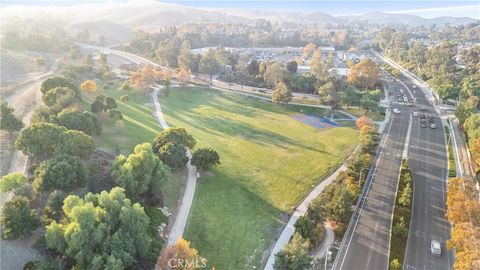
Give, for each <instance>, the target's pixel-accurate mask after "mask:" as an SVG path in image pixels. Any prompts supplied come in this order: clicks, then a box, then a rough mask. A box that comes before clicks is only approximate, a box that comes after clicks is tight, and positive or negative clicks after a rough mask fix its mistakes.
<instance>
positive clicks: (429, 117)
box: [428, 114, 433, 122]
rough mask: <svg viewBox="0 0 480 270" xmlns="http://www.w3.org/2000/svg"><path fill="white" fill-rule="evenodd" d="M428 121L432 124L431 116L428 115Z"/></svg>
mask: <svg viewBox="0 0 480 270" xmlns="http://www.w3.org/2000/svg"><path fill="white" fill-rule="evenodd" d="M428 121H430V122H433V115H430V114H429V115H428Z"/></svg>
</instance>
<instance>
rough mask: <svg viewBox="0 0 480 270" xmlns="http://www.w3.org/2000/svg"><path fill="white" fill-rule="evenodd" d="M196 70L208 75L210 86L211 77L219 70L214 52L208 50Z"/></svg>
mask: <svg viewBox="0 0 480 270" xmlns="http://www.w3.org/2000/svg"><path fill="white" fill-rule="evenodd" d="M198 70H199V71H200V72H202V73H205V74H208V75H210V84H212V79H213V75H214V74H215V73H217V72H218V71H219V70H220V64H219V63H218V62H217V58H216V57H215V51H214V50H212V49H209V50H208V52H207V53H206V54H205V55H203V56H202V58H201V59H200V64H199V66H198Z"/></svg>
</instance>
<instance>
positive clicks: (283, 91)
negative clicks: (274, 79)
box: [272, 82, 292, 103]
mask: <svg viewBox="0 0 480 270" xmlns="http://www.w3.org/2000/svg"><path fill="white" fill-rule="evenodd" d="M290 100H292V93H291V92H290V89H288V86H287V84H285V83H284V82H278V83H277V85H276V86H275V90H273V92H272V102H273V103H288V102H289V101H290Z"/></svg>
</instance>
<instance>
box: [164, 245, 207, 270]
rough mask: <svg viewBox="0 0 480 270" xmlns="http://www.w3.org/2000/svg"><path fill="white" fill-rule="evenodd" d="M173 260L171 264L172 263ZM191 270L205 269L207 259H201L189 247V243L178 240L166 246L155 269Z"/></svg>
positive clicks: (195, 251)
mask: <svg viewBox="0 0 480 270" xmlns="http://www.w3.org/2000/svg"><path fill="white" fill-rule="evenodd" d="M172 260H173V262H172ZM172 265H175V266H176V267H175V266H174V268H175V269H176V270H193V269H196V268H198V267H205V266H206V265H207V259H205V258H203V257H201V256H200V255H199V254H198V251H197V250H196V249H194V248H192V247H190V242H188V241H187V240H185V239H183V238H179V239H178V240H177V242H176V243H175V244H174V245H171V246H168V247H167V249H166V250H165V251H164V252H163V253H162V254H161V255H160V257H159V258H158V261H157V269H171V268H172Z"/></svg>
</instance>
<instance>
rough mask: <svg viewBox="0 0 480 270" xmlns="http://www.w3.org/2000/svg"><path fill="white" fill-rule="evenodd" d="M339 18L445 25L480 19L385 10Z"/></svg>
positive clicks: (384, 23) (368, 21)
mask: <svg viewBox="0 0 480 270" xmlns="http://www.w3.org/2000/svg"><path fill="white" fill-rule="evenodd" d="M337 18H338V19H341V20H343V21H346V22H349V23H355V22H363V23H369V24H377V25H401V24H405V25H410V26H421V25H423V26H431V25H433V24H435V25H437V26H443V25H445V24H447V23H449V24H451V25H463V24H469V23H475V22H478V20H475V19H472V18H467V17H437V18H431V19H427V18H423V17H420V16H417V15H409V14H395V13H383V12H369V13H365V14H362V15H356V16H355V15H350V16H339V17H337Z"/></svg>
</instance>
